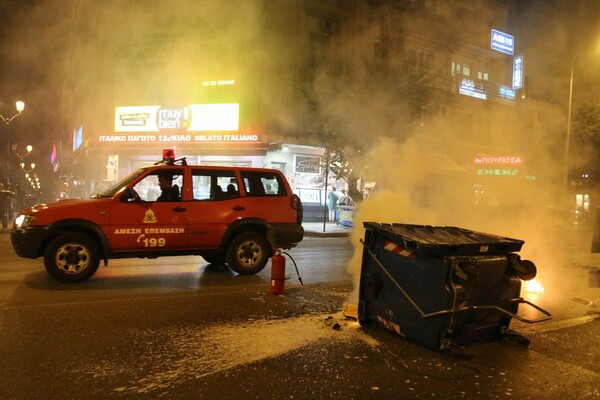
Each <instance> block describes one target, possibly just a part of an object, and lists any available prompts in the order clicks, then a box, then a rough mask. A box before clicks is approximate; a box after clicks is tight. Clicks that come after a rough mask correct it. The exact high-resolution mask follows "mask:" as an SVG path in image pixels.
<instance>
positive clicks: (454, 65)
mask: <svg viewBox="0 0 600 400" xmlns="http://www.w3.org/2000/svg"><path fill="white" fill-rule="evenodd" d="M461 70H462V66H461V65H460V64H458V63H455V62H454V61H452V76H454V75H460V71H461Z"/></svg>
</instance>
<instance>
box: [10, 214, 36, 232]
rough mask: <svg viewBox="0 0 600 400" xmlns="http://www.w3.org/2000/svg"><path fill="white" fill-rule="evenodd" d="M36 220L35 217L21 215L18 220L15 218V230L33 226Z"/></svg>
mask: <svg viewBox="0 0 600 400" xmlns="http://www.w3.org/2000/svg"><path fill="white" fill-rule="evenodd" d="M34 220H35V215H26V214H20V215H19V216H18V217H17V218H15V228H16V229H21V228H26V227H28V226H29V225H31V224H33V221H34Z"/></svg>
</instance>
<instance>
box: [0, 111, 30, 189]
mask: <svg viewBox="0 0 600 400" xmlns="http://www.w3.org/2000/svg"><path fill="white" fill-rule="evenodd" d="M16 107H17V113H16V114H15V115H13V116H12V117H10V118H6V117H4V116H3V115H0V119H2V122H4V124H5V125H7V129H8V130H7V134H6V189H8V187H9V185H10V162H9V159H10V124H11V122H13V120H14V119H15V118H17V117H18V116H19V115H21V113H22V112H23V110H24V109H25V103H23V102H22V101H17V103H16Z"/></svg>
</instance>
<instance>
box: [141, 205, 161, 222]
mask: <svg viewBox="0 0 600 400" xmlns="http://www.w3.org/2000/svg"><path fill="white" fill-rule="evenodd" d="M142 222H143V223H145V224H155V223H157V222H158V220H157V219H156V216H155V215H154V211H152V209H151V208H149V209H147V210H146V214H145V215H144V219H143V220H142Z"/></svg>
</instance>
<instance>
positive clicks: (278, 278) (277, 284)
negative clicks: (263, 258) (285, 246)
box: [271, 249, 285, 294]
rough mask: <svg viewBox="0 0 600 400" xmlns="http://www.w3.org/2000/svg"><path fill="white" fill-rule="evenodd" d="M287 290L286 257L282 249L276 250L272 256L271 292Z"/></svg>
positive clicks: (277, 292) (280, 292)
mask: <svg viewBox="0 0 600 400" xmlns="http://www.w3.org/2000/svg"><path fill="white" fill-rule="evenodd" d="M284 291H285V257H284V256H283V255H282V254H281V250H279V249H278V250H275V255H274V256H273V257H271V293H273V294H282V293H283V292H284Z"/></svg>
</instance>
